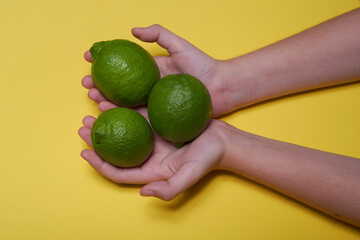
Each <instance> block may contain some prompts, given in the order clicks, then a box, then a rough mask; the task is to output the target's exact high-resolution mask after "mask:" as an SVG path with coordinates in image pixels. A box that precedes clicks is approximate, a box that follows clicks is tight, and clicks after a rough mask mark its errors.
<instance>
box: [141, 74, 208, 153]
mask: <svg viewBox="0 0 360 240" xmlns="http://www.w3.org/2000/svg"><path fill="white" fill-rule="evenodd" d="M148 114H149V120H150V123H151V126H152V127H153V129H154V130H155V132H156V133H158V134H159V135H160V136H162V137H163V138H165V139H168V140H170V141H173V142H174V144H175V146H176V147H181V146H182V143H185V142H188V141H191V140H193V139H195V138H196V137H198V136H199V135H200V134H201V133H202V131H203V130H204V129H205V128H206V126H207V124H208V122H209V120H210V118H211V114H212V108H211V98H210V94H209V92H208V90H207V88H206V87H205V85H204V84H203V83H202V82H201V81H200V80H199V79H197V78H195V77H193V76H191V75H188V74H182V75H167V76H166V77H164V78H162V79H160V80H159V81H158V82H157V83H156V84H155V86H154V87H153V89H152V91H151V93H150V96H149V102H148Z"/></svg>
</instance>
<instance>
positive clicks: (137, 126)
mask: <svg viewBox="0 0 360 240" xmlns="http://www.w3.org/2000/svg"><path fill="white" fill-rule="evenodd" d="M91 142H92V144H93V147H94V150H95V152H96V153H97V154H98V155H99V156H100V157H101V158H102V159H104V160H105V161H107V162H109V163H111V164H113V165H115V166H118V167H124V168H125V167H136V166H139V165H141V164H142V163H143V162H144V161H145V160H146V159H147V157H148V156H149V155H150V153H151V151H152V148H153V143H154V136H153V132H152V129H151V127H150V125H149V123H148V122H147V121H146V119H145V118H144V117H143V116H142V115H141V114H140V113H138V112H136V111H134V110H132V109H130V108H122V107H119V108H112V109H109V110H106V111H105V112H103V113H102V114H100V116H99V117H98V118H97V119H96V120H95V122H94V125H93V127H92V129H91Z"/></svg>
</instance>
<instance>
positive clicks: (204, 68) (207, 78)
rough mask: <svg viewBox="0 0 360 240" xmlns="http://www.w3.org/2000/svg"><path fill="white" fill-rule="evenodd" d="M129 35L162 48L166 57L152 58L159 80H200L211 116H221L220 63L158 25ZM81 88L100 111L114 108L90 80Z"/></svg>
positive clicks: (89, 59) (223, 106)
mask: <svg viewBox="0 0 360 240" xmlns="http://www.w3.org/2000/svg"><path fill="white" fill-rule="evenodd" d="M132 33H133V35H134V36H135V37H137V38H139V39H140V40H142V41H145V42H156V43H157V44H159V45H160V46H161V47H163V48H165V49H166V50H167V51H168V53H169V54H170V55H169V56H159V57H154V59H155V61H156V63H157V65H158V67H159V70H160V75H161V77H164V76H166V75H168V74H181V73H188V74H190V75H193V76H195V77H197V78H198V79H200V80H201V81H202V82H203V83H204V84H205V85H206V87H207V88H208V90H209V92H210V95H211V100H212V107H213V116H218V115H220V114H222V113H224V112H225V111H226V110H227V108H226V103H225V101H224V97H223V94H222V92H223V91H222V78H221V76H222V74H221V69H222V68H221V62H220V61H217V60H215V59H213V58H211V57H210V56H208V55H206V54H205V53H203V52H202V51H200V50H199V49H198V48H196V47H195V46H193V45H192V44H190V43H189V42H188V41H186V40H185V39H182V38H180V37H179V36H177V35H175V34H174V33H172V32H170V31H169V30H167V29H165V28H163V27H162V26H159V25H152V26H150V27H147V28H134V29H132ZM84 57H85V59H86V60H87V61H89V62H91V61H92V59H91V54H90V52H89V51H87V52H86V53H85V55H84ZM83 86H84V87H86V88H88V89H90V90H89V98H90V99H92V100H94V101H96V102H98V103H100V104H99V108H100V110H102V111H104V109H107V108H109V107H116V105H114V104H113V103H110V102H109V101H107V100H106V99H105V97H104V96H102V95H101V94H100V92H99V91H98V90H97V89H96V88H95V86H94V83H93V81H92V78H91V76H85V77H84V79H83Z"/></svg>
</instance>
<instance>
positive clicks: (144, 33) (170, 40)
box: [132, 24, 193, 54]
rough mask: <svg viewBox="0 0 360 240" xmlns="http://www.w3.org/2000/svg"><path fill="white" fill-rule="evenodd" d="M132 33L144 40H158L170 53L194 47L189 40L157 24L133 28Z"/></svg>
mask: <svg viewBox="0 0 360 240" xmlns="http://www.w3.org/2000/svg"><path fill="white" fill-rule="evenodd" d="M132 34H133V35H134V36H135V37H136V38H138V39H140V40H141V41H144V42H156V43H157V44H159V45H160V46H161V47H163V48H165V49H166V50H167V51H168V52H169V53H170V54H174V53H176V52H179V51H183V50H184V48H185V49H186V48H191V47H193V46H192V45H191V44H190V43H189V42H188V41H186V40H185V39H183V38H181V37H179V36H177V35H176V34H174V33H172V32H171V31H169V30H167V29H166V28H164V27H162V26H160V25H158V24H155V25H152V26H150V27H146V28H141V27H137V28H133V29H132Z"/></svg>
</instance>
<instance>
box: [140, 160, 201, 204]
mask: <svg viewBox="0 0 360 240" xmlns="http://www.w3.org/2000/svg"><path fill="white" fill-rule="evenodd" d="M194 165H196V163H193V162H188V163H185V164H184V165H182V166H181V167H180V168H179V169H178V170H177V172H176V173H175V174H174V175H173V176H171V177H170V178H169V179H167V180H163V181H155V182H151V183H149V184H147V185H145V186H144V187H143V188H142V189H141V191H140V195H141V196H154V197H158V198H160V199H162V200H165V201H169V200H172V199H173V198H175V197H176V196H177V195H179V194H180V193H182V192H184V191H185V190H186V189H188V188H189V187H190V186H192V185H193V184H195V183H196V182H197V181H198V180H199V179H200V178H201V177H202V176H203V175H204V174H205V173H206V172H207V171H206V170H204V171H201V170H200V169H199V166H194Z"/></svg>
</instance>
